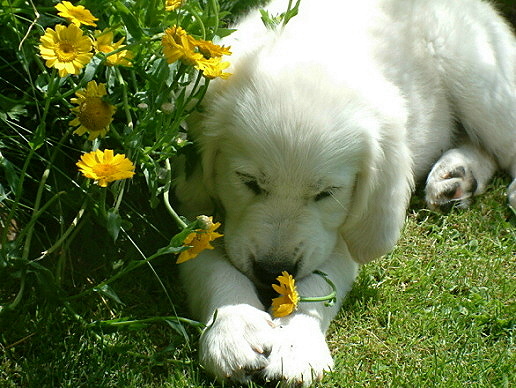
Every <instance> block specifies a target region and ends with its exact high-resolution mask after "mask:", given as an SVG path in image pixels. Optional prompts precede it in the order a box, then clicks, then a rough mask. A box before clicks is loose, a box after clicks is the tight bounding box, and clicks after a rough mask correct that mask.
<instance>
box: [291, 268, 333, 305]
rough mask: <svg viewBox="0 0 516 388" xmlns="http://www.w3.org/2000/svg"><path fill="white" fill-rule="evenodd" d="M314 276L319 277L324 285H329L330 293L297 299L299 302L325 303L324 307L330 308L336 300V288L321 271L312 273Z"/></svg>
mask: <svg viewBox="0 0 516 388" xmlns="http://www.w3.org/2000/svg"><path fill="white" fill-rule="evenodd" d="M314 274H316V275H319V276H321V277H322V278H323V279H324V280H325V281H326V283H328V284H329V286H330V287H331V289H332V292H331V293H330V294H328V295H326V296H310V297H308V296H301V297H300V298H299V301H300V302H327V303H326V306H331V305H332V304H334V303H335V301H336V299H337V287H335V284H334V283H333V282H332V281H331V280H330V278H329V277H328V275H327V274H325V273H324V272H322V271H314Z"/></svg>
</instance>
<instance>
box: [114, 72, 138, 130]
mask: <svg viewBox="0 0 516 388" xmlns="http://www.w3.org/2000/svg"><path fill="white" fill-rule="evenodd" d="M115 71H116V76H117V79H118V82H119V83H120V85H121V86H122V99H123V104H124V112H125V118H126V120H127V126H128V127H129V129H130V130H131V131H132V130H133V127H134V124H133V119H132V117H131V112H130V110H129V98H128V97H127V82H125V80H124V78H123V77H122V73H120V69H119V68H118V67H116V68H115Z"/></svg>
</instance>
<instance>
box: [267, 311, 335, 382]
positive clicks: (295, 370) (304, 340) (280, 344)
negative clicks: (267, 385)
mask: <svg viewBox="0 0 516 388" xmlns="http://www.w3.org/2000/svg"><path fill="white" fill-rule="evenodd" d="M274 323H275V324H276V328H275V329H274V344H273V346H272V351H271V354H270V356H269V364H268V365H267V366H266V367H265V369H264V370H263V371H262V373H261V375H262V377H263V378H264V379H265V380H266V381H281V382H282V386H287V387H306V386H309V385H311V384H312V383H313V382H315V381H319V380H321V379H322V378H323V375H324V372H327V371H330V370H331V369H332V367H333V359H332V357H331V353H330V350H329V349H328V345H327V344H326V340H325V336H324V333H322V332H321V330H320V328H319V323H318V322H317V321H315V320H314V319H313V318H311V317H306V316H293V317H291V318H287V319H284V318H281V319H279V320H276V321H275V322H274Z"/></svg>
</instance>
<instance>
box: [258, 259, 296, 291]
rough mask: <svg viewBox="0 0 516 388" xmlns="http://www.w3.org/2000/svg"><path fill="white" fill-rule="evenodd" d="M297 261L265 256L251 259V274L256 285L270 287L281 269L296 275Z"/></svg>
mask: <svg viewBox="0 0 516 388" xmlns="http://www.w3.org/2000/svg"><path fill="white" fill-rule="evenodd" d="M297 270H298V263H297V262H294V261H290V260H288V259H285V258H279V257H272V256H266V257H262V258H260V259H257V260H254V261H253V275H254V278H255V279H256V282H257V285H259V286H265V287H270V285H271V284H272V283H276V278H277V277H278V276H279V275H281V273H282V272H283V271H287V272H288V273H289V274H290V275H292V276H294V277H295V276H296V273H297Z"/></svg>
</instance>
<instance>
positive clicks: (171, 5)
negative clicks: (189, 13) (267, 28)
mask: <svg viewBox="0 0 516 388" xmlns="http://www.w3.org/2000/svg"><path fill="white" fill-rule="evenodd" d="M183 1H184V0H166V1H165V11H173V10H175V9H177V8H179V7H181V6H182V5H183Z"/></svg>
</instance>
